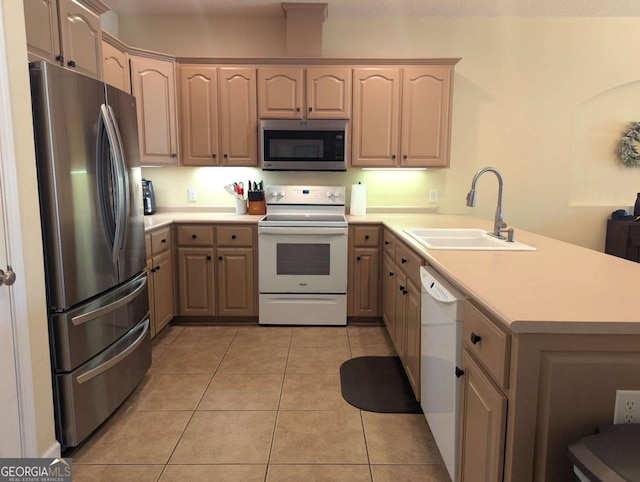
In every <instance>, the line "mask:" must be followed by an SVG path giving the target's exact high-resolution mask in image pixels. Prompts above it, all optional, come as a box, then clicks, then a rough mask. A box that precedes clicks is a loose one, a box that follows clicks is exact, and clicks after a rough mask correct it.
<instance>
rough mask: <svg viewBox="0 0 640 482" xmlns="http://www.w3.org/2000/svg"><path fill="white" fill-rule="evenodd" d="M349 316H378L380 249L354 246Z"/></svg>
mask: <svg viewBox="0 0 640 482" xmlns="http://www.w3.org/2000/svg"><path fill="white" fill-rule="evenodd" d="M353 266H354V273H353V290H352V294H351V296H352V303H351V306H352V312H351V313H350V314H351V316H370V317H371V316H378V314H379V311H378V291H379V287H380V285H379V283H378V280H379V275H378V272H379V266H380V250H379V249H378V248H355V251H354V262H353Z"/></svg>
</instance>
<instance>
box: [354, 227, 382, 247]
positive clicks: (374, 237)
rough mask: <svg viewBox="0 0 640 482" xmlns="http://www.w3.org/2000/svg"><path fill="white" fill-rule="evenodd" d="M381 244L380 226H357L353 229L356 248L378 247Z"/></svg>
mask: <svg viewBox="0 0 640 482" xmlns="http://www.w3.org/2000/svg"><path fill="white" fill-rule="evenodd" d="M379 243H380V227H379V226H355V227H354V228H353V244H354V245H355V246H373V247H377V246H378V244H379Z"/></svg>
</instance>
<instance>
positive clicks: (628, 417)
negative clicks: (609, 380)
mask: <svg viewBox="0 0 640 482" xmlns="http://www.w3.org/2000/svg"><path fill="white" fill-rule="evenodd" d="M613 423H614V424H615V423H640V390H616V405H615V411H614V413H613Z"/></svg>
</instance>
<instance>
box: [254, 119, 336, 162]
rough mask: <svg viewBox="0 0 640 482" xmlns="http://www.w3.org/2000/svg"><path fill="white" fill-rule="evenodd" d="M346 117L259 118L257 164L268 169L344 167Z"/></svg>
mask: <svg viewBox="0 0 640 482" xmlns="http://www.w3.org/2000/svg"><path fill="white" fill-rule="evenodd" d="M347 126H348V121H347V120H346V119H335V120H325V119H313V120H293V119H291V120H284V119H282V120H273V119H270V120H261V121H260V164H261V166H262V169H264V170H268V171H346V170H347V152H349V147H348V141H349V139H348V129H347Z"/></svg>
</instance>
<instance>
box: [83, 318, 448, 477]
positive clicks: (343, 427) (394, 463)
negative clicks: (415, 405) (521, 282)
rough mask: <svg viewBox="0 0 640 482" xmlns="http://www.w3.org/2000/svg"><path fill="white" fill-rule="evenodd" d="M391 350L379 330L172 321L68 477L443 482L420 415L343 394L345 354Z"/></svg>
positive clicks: (444, 474) (438, 459)
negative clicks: (368, 408) (379, 409)
mask: <svg viewBox="0 0 640 482" xmlns="http://www.w3.org/2000/svg"><path fill="white" fill-rule="evenodd" d="M394 354H395V351H394V349H393V346H392V344H391V341H390V340H389V338H388V336H387V334H386V331H385V328H384V327H379V326H349V327H291V328H283V327H265V326H250V327H235V326H233V327H231V326H219V327H218V326H215V327H214V326H168V327H167V328H166V329H165V330H164V331H163V332H162V333H161V334H160V335H158V336H157V337H156V339H154V341H153V364H152V366H151V369H150V370H149V372H148V373H147V375H146V376H145V378H144V379H143V381H142V382H141V383H140V385H139V386H138V388H137V389H136V390H135V391H134V393H133V394H132V395H131V396H130V397H129V398H128V399H127V400H126V401H125V403H124V404H123V405H122V406H121V407H120V408H119V409H118V411H117V412H116V413H115V414H114V415H113V416H112V417H111V418H110V419H109V420H108V421H107V422H106V423H105V424H104V425H103V426H102V427H100V428H99V429H98V430H97V431H96V433H94V434H93V435H92V436H91V437H90V439H89V440H88V441H87V442H86V443H85V444H84V445H83V446H82V447H80V448H79V449H78V450H76V451H75V453H73V454H72V455H71V457H72V458H73V463H74V468H73V469H74V477H73V480H74V482H79V481H100V482H109V481H118V482H120V481H129V480H130V481H136V482H144V481H161V482H166V481H194V482H195V481H224V482H233V481H243V482H251V481H262V482H264V481H267V482H279V481H301V480H306V481H331V482H333V481H349V482H351V481H353V482H359V481H363V482H364V481H369V482H372V481H373V482H383V481H394V482H396V481H421V482H446V481H449V480H450V479H449V476H448V475H447V471H446V469H445V467H444V466H443V465H442V458H441V457H440V454H439V452H438V448H437V447H436V445H435V442H434V440H433V436H432V435H431V432H430V431H429V427H428V425H427V423H426V421H425V419H424V416H423V415H421V414H419V415H414V414H381V413H372V412H365V411H362V410H359V409H357V408H355V407H353V406H351V405H349V404H348V403H347V402H346V401H345V400H344V399H343V398H342V394H341V390H340V375H339V367H340V365H341V364H342V362H344V361H345V360H347V359H349V358H352V357H358V356H366V355H394Z"/></svg>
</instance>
